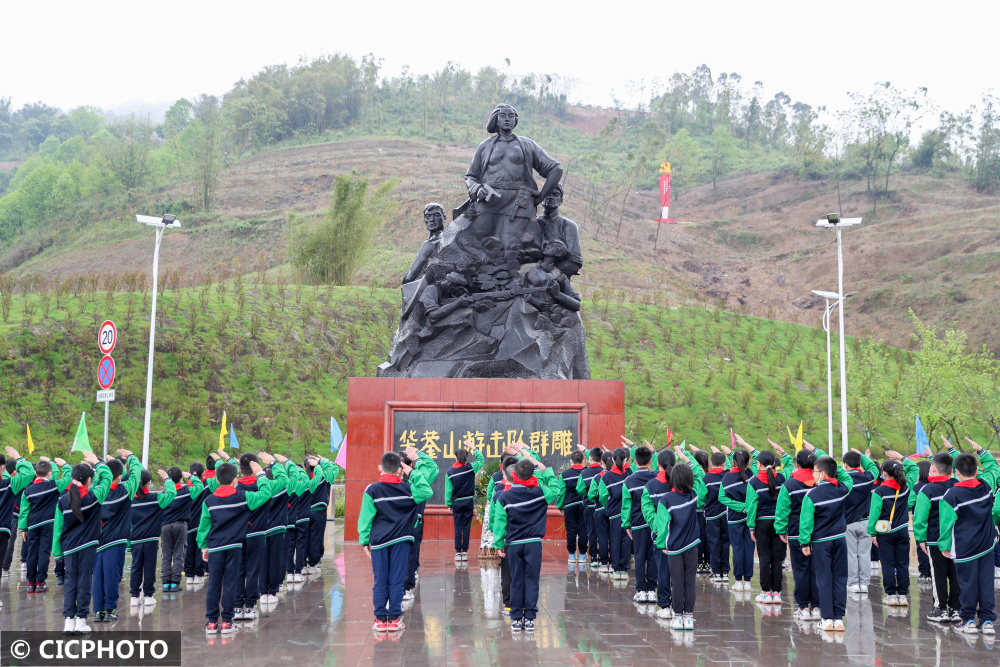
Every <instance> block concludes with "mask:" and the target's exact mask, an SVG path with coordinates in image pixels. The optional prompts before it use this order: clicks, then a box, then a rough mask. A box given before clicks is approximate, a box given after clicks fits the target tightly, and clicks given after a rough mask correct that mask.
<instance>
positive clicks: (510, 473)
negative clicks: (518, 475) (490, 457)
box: [503, 457, 517, 481]
mask: <svg viewBox="0 0 1000 667" xmlns="http://www.w3.org/2000/svg"><path fill="white" fill-rule="evenodd" d="M507 461H510V463H509V464H507V465H505V466H504V468H503V476H504V479H506V480H508V481H510V480H512V479H514V466H516V465H517V459H515V458H514V457H511V458H509V459H507Z"/></svg>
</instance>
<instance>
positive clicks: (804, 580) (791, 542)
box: [788, 536, 819, 609]
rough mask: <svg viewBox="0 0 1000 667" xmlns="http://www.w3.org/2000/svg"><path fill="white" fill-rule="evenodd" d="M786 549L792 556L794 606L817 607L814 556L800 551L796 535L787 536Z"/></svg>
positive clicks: (802, 607)
mask: <svg viewBox="0 0 1000 667" xmlns="http://www.w3.org/2000/svg"><path fill="white" fill-rule="evenodd" d="M788 551H789V553H790V555H791V558H792V580H793V581H795V592H794V593H793V597H794V599H795V606H796V607H798V608H799V609H808V608H809V607H816V608H819V591H818V590H817V588H816V571H815V567H814V565H815V562H816V561H815V559H814V557H813V556H806V555H804V554H803V553H802V545H801V544H799V538H798V537H797V536H796V537H792V536H789V537H788Z"/></svg>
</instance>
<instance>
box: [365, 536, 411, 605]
mask: <svg viewBox="0 0 1000 667" xmlns="http://www.w3.org/2000/svg"><path fill="white" fill-rule="evenodd" d="M410 546H411V545H410V542H409V541H403V542H396V543H395V544H393V545H391V546H388V547H382V548H381V549H372V550H371V552H372V571H374V573H375V585H374V586H373V587H372V604H373V606H374V607H375V617H376V618H378V619H387V620H390V621H394V620H396V619H397V618H399V617H400V616H402V615H403V582H404V581H405V580H406V566H407V563H409V562H410Z"/></svg>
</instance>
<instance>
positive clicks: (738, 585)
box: [731, 581, 743, 591]
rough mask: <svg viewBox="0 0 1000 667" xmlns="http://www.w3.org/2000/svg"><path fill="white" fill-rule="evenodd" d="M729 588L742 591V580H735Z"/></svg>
mask: <svg viewBox="0 0 1000 667" xmlns="http://www.w3.org/2000/svg"><path fill="white" fill-rule="evenodd" d="M731 590H734V591H742V590H743V582H742V581H737V582H735V583H734V584H733V587H732V589H731Z"/></svg>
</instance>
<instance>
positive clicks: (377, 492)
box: [358, 468, 434, 549]
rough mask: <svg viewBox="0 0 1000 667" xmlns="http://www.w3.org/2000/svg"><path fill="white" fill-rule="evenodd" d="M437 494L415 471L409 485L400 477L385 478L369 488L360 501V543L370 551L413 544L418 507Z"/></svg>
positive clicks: (420, 474)
mask: <svg viewBox="0 0 1000 667" xmlns="http://www.w3.org/2000/svg"><path fill="white" fill-rule="evenodd" d="M433 493H434V492H433V491H432V490H431V485H430V484H428V483H427V480H426V479H424V476H423V474H422V473H421V472H420V471H419V470H417V469H416V468H414V469H413V471H412V472H411V473H410V477H409V480H408V481H404V480H403V479H402V478H401V477H398V476H397V475H382V476H381V477H379V480H378V481H377V482H375V483H373V484H369V485H368V487H367V488H366V489H365V493H364V495H363V496H362V497H361V515H360V516H359V517H358V542H359V543H360V544H361V546H365V545H368V546H369V548H371V549H383V548H385V547H391V546H392V545H394V544H398V543H400V542H413V541H414V537H413V527H414V525H415V524H416V522H417V507H418V505H420V503H422V502H424V501H425V500H427V499H428V498H430V497H431V495H432V494H433Z"/></svg>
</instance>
